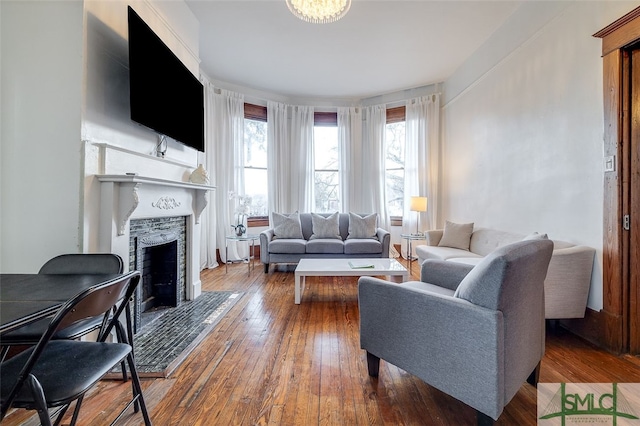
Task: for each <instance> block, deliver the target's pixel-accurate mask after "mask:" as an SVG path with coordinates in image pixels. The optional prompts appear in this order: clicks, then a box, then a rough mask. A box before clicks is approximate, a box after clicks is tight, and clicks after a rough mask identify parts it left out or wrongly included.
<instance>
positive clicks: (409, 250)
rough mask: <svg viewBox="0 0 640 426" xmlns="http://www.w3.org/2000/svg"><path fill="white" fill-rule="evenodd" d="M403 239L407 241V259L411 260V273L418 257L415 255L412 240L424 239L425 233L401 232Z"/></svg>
mask: <svg viewBox="0 0 640 426" xmlns="http://www.w3.org/2000/svg"><path fill="white" fill-rule="evenodd" d="M400 237H402V239H403V240H406V241H407V260H408V261H409V274H411V265H412V264H413V261H414V260H417V259H418V258H417V257H415V256H413V254H412V253H413V247H411V245H412V244H411V242H412V241H418V240H424V238H425V237H424V234H400Z"/></svg>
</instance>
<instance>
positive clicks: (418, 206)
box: [409, 197, 427, 212]
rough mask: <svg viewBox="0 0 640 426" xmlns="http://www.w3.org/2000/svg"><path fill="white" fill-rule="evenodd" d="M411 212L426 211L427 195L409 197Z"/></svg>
mask: <svg viewBox="0 0 640 426" xmlns="http://www.w3.org/2000/svg"><path fill="white" fill-rule="evenodd" d="M409 210H411V211H412V212H426V211H427V197H411V207H410V208H409Z"/></svg>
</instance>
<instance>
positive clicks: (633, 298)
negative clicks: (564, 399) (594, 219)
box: [623, 44, 640, 355]
mask: <svg viewBox="0 0 640 426" xmlns="http://www.w3.org/2000/svg"><path fill="white" fill-rule="evenodd" d="M626 50H627V52H626V54H625V55H624V58H625V60H624V63H626V64H627V66H625V68H626V69H627V70H628V73H623V75H624V74H627V75H628V85H629V96H628V98H629V105H628V107H627V111H629V114H628V116H629V117H628V119H624V120H623V123H625V124H627V123H628V125H629V160H628V164H629V184H628V188H627V191H628V193H627V197H626V198H627V199H628V211H629V219H628V222H629V226H628V231H629V241H628V248H629V250H628V251H629V253H628V265H629V268H628V269H629V281H628V292H629V293H628V294H629V298H628V300H629V306H628V313H629V316H628V330H629V353H631V354H634V355H638V354H640V45H639V44H635V45H633V46H632V47H630V48H628V49H626ZM623 87H624V85H623ZM623 126H624V125H623ZM626 220H627V219H626V218H623V223H624V224H625V225H626ZM625 228H626V226H625Z"/></svg>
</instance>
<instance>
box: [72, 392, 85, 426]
mask: <svg viewBox="0 0 640 426" xmlns="http://www.w3.org/2000/svg"><path fill="white" fill-rule="evenodd" d="M83 399H84V395H80V398H78V399H77V400H76V408H74V410H73V417H71V424H70V426H75V425H76V422H77V421H78V416H79V415H80V406H81V405H82V401H83Z"/></svg>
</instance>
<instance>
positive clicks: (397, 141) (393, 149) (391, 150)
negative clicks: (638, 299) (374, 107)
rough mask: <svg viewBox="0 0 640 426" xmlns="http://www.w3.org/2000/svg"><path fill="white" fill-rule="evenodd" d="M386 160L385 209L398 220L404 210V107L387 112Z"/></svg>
mask: <svg viewBox="0 0 640 426" xmlns="http://www.w3.org/2000/svg"><path fill="white" fill-rule="evenodd" d="M385 138H386V145H387V158H386V161H385V181H386V191H387V194H386V196H387V200H386V201H387V208H388V212H389V216H391V218H392V219H394V218H395V219H400V218H401V217H402V213H403V208H404V144H405V142H404V139H405V107H399V108H390V109H388V110H387V125H386V135H385Z"/></svg>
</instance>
